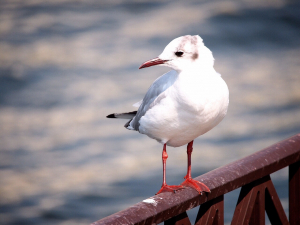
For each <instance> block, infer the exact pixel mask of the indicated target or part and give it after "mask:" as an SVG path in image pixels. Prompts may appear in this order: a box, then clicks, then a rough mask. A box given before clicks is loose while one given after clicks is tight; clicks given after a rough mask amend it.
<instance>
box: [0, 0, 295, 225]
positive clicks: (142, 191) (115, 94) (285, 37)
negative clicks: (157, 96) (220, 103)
mask: <svg viewBox="0 0 300 225" xmlns="http://www.w3.org/2000/svg"><path fill="white" fill-rule="evenodd" d="M186 34H193V35H195V34H199V35H200V36H201V37H202V38H203V40H204V43H205V44H206V46H208V47H209V48H210V49H211V50H212V51H213V54H214V57H215V68H216V70H217V71H218V72H219V73H221V74H222V76H223V78H224V80H225V81H226V82H227V84H228V86H229V90H230V107H229V111H228V115H227V116H226V118H225V119H224V121H222V122H221V124H220V125H218V126H217V127H216V128H214V129H213V130H212V131H210V132H209V133H207V134H205V135H204V136H202V137H200V138H198V139H197V140H196V141H195V145H194V152H193V158H192V160H193V171H192V172H193V176H198V175H200V174H202V173H205V172H208V171H210V170H212V169H215V168H217V167H219V166H222V165H225V164H227V163H229V162H232V161H234V160H236V159H239V158H242V157H244V156H247V155H249V154H251V153H253V152H255V151H258V150H260V149H263V148H265V147H267V146H269V145H271V144H274V143H275V142H278V141H280V140H282V139H285V138H287V137H289V136H292V135H294V134H296V133H298V132H300V73H299V72H300V4H299V3H297V2H291V1H281V0H274V1H258V0H257V1H198V2H197V1H163V2H162V1H154V0H152V1H138V0H131V1H124V0H114V1H92V0H87V1H76V0H55V1H43V0H27V1H22V0H1V2H0V224H3V225H13V224H15V225H16V224H18V225H19V224H31V225H35V224H55V225H67V224H89V223H91V222H93V221H95V220H98V219H100V218H103V217H105V216H108V215H110V214H112V213H114V212H117V211H119V210H122V209H125V208H126V207H128V206H130V205H132V204H134V203H137V202H139V201H142V200H143V199H146V198H148V197H150V196H152V195H154V194H155V193H156V191H157V190H158V189H159V188H160V185H161V181H162V166H161V150H162V146H161V145H160V144H159V143H157V142H156V141H154V140H152V139H150V138H148V137H146V136H144V135H140V134H138V133H137V132H132V131H128V130H126V129H125V128H124V127H123V125H124V123H125V122H126V121H125V120H109V119H106V118H105V116H106V115H107V114H109V113H112V112H123V111H132V110H134V108H133V107H132V104H133V103H135V102H137V101H139V100H140V99H142V97H143V95H144V93H145V92H146V90H147V88H148V87H149V86H150V84H151V83H152V82H153V81H154V80H155V79H156V78H157V77H158V76H159V75H161V74H163V73H165V72H167V71H168V69H167V68H164V67H153V68H148V69H143V70H138V67H139V66H140V65H141V63H143V62H144V61H146V60H148V59H151V58H154V57H156V56H158V55H159V54H160V53H161V51H162V50H163V48H164V47H165V46H166V45H167V44H168V43H169V42H170V41H171V40H172V39H174V38H176V37H178V36H181V35H186ZM185 148H186V147H185V146H183V147H180V148H169V149H168V153H169V159H168V163H167V181H168V183H169V184H179V183H181V182H182V180H183V176H184V175H185V173H186V149H185ZM272 178H273V182H274V183H275V185H276V189H277V191H278V193H279V196H280V197H281V199H282V204H283V206H284V208H285V210H287V207H288V204H287V197H288V191H287V170H285V169H284V170H282V171H279V172H277V173H275V174H274V175H272ZM237 196H238V191H235V192H232V193H230V194H228V195H226V197H225V220H226V222H227V223H229V221H230V219H231V217H232V213H233V210H234V207H235V204H236V201H237ZM195 213H196V210H192V211H191V212H189V214H190V216H191V218H194V217H195Z"/></svg>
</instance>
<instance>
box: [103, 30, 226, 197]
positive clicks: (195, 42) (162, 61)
mask: <svg viewBox="0 0 300 225" xmlns="http://www.w3.org/2000/svg"><path fill="white" fill-rule="evenodd" d="M155 65H161V66H167V67H169V68H171V69H172V70H171V71H169V72H168V73H166V74H164V75H162V76H160V77H159V78H157V79H156V80H155V81H154V82H153V84H152V85H151V86H150V88H149V89H148V91H147V93H146V95H145V97H144V99H143V100H142V101H140V102H138V103H136V104H134V106H136V107H138V110H137V111H132V112H127V113H113V114H110V115H108V116H107V118H123V119H129V121H128V122H127V123H126V124H125V128H127V129H129V130H134V131H138V132H139V133H141V134H146V135H147V136H149V137H150V138H153V139H155V140H157V141H158V142H160V143H161V144H163V151H162V162H163V183H162V186H161V189H160V190H159V191H158V192H157V194H159V193H162V192H175V191H177V190H180V189H183V188H185V187H191V188H193V189H195V190H197V191H198V193H199V194H202V192H210V189H209V188H208V187H207V186H206V185H205V184H203V183H201V182H199V181H197V180H194V179H192V176H191V155H192V151H193V141H194V139H195V138H197V137H199V136H200V135H202V134H204V133H206V132H208V131H209V130H211V129H212V128H213V127H215V126H216V125H217V124H219V123H220V122H221V121H222V119H223V118H224V117H225V115H226V113H227V109H228V104H229V91H228V87H227V85H226V83H225V81H224V80H223V79H222V77H221V75H220V74H219V73H217V72H216V71H215V69H214V67H213V65H214V58H213V55H212V52H211V51H210V50H209V49H208V48H207V47H206V46H205V45H204V43H203V40H202V39H201V37H200V36H198V35H194V36H192V35H186V36H181V37H178V38H176V39H174V40H172V41H171V42H170V43H169V44H168V45H167V46H166V47H165V49H164V50H163V52H162V53H161V54H160V55H159V56H158V57H157V58H154V59H151V60H149V61H146V62H144V63H143V64H142V65H141V66H140V68H139V69H142V68H146V67H151V66H155ZM186 144H187V158H188V163H187V164H188V166H187V174H186V176H185V177H184V179H185V180H184V181H183V183H181V184H180V185H167V183H166V162H167V158H168V154H167V150H166V146H172V147H179V146H183V145H186Z"/></svg>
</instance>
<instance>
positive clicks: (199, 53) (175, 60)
mask: <svg viewBox="0 0 300 225" xmlns="http://www.w3.org/2000/svg"><path fill="white" fill-rule="evenodd" d="M213 63H214V58H213V56H212V53H211V51H210V50H209V49H208V48H207V47H205V45H204V43H203V41H202V39H201V38H200V37H199V36H198V35H194V36H191V35H186V36H182V37H178V38H175V39H174V40H173V41H171V42H170V43H169V44H168V45H167V46H166V47H165V49H164V51H163V52H162V53H161V54H160V55H159V56H158V57H157V58H155V59H152V60H149V61H147V62H144V63H143V64H142V65H141V66H140V69H142V68H145V67H150V66H154V65H162V66H167V67H170V68H172V69H174V70H177V71H182V70H184V69H190V68H195V67H198V68H201V67H202V68H207V67H210V68H212V67H213Z"/></svg>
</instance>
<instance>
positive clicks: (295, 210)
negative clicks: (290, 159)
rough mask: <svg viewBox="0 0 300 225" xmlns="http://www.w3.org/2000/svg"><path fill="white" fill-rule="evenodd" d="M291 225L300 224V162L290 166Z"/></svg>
mask: <svg viewBox="0 0 300 225" xmlns="http://www.w3.org/2000/svg"><path fill="white" fill-rule="evenodd" d="M289 219H290V225H299V224H300V161H298V162H296V163H293V164H291V165H290V166H289Z"/></svg>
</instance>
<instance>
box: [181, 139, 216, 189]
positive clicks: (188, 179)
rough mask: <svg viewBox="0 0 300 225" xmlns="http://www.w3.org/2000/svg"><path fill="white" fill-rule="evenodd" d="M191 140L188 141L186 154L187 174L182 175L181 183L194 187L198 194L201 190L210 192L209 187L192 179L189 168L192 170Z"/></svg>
mask: <svg viewBox="0 0 300 225" xmlns="http://www.w3.org/2000/svg"><path fill="white" fill-rule="evenodd" d="M193 142H194V141H191V142H190V143H188V146H187V155H188V167H187V174H186V176H185V177H184V179H185V181H183V182H182V184H181V185H182V186H185V187H191V188H193V189H196V190H197V191H198V192H199V194H201V192H210V190H209V188H208V187H207V186H206V185H205V184H203V183H201V182H200V181H197V180H194V179H192V175H191V170H192V151H193Z"/></svg>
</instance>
